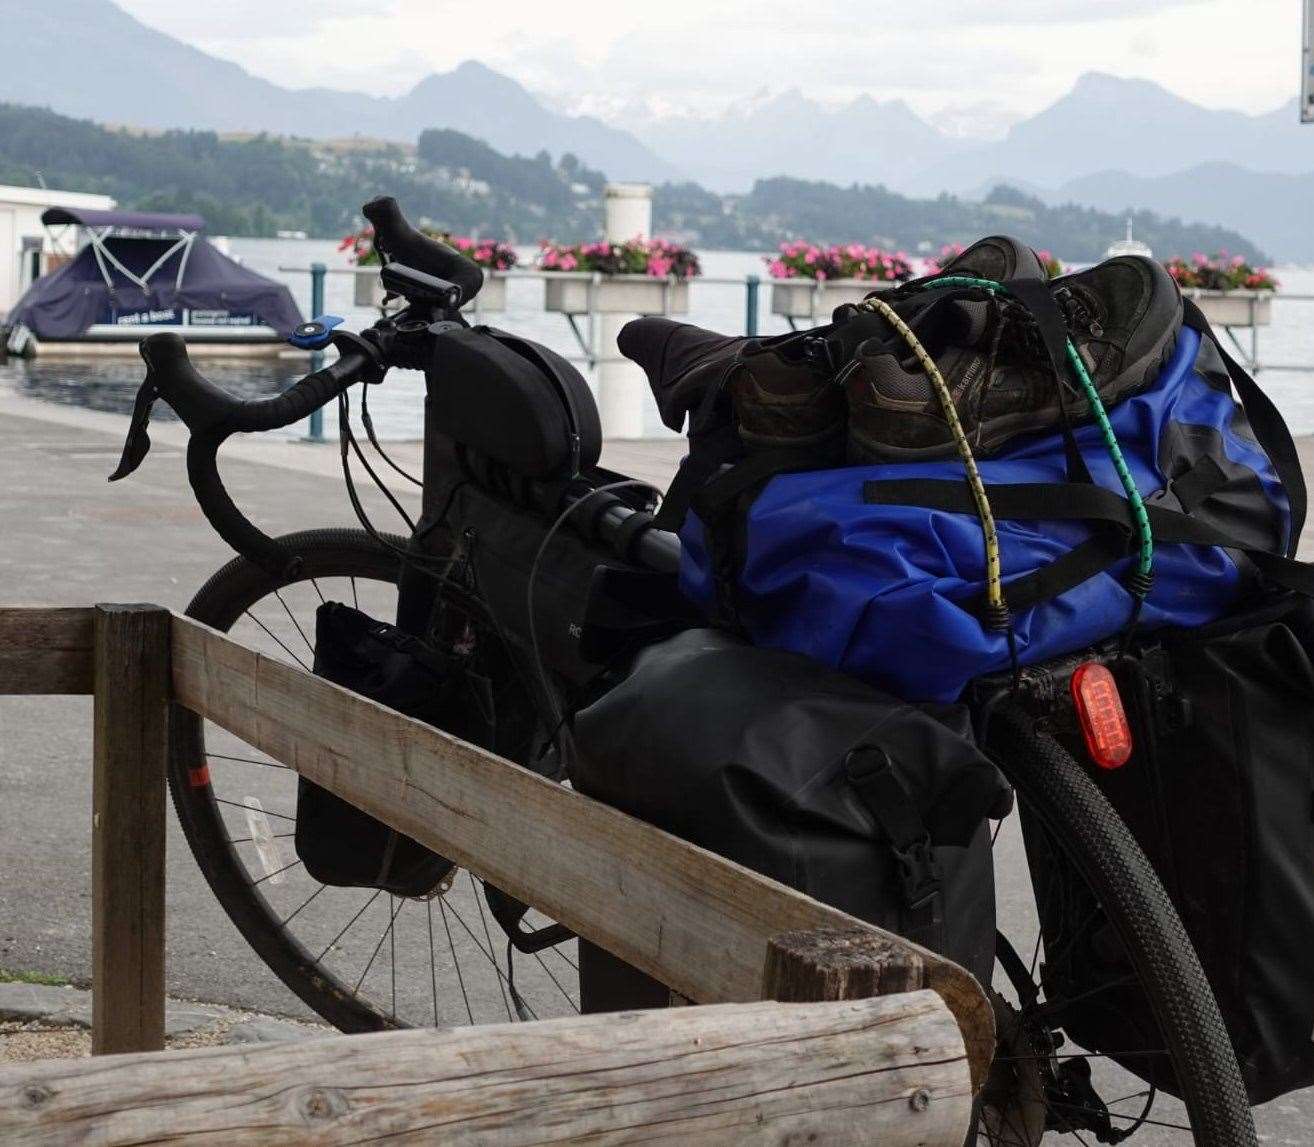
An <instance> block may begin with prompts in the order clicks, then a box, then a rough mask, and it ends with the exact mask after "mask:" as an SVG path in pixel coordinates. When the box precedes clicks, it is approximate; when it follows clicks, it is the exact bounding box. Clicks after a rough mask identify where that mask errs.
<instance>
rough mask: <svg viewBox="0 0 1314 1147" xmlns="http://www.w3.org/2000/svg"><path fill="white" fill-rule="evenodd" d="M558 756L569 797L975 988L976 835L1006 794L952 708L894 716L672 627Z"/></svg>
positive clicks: (893, 706) (816, 673)
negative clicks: (607, 807) (594, 803)
mask: <svg viewBox="0 0 1314 1147" xmlns="http://www.w3.org/2000/svg"><path fill="white" fill-rule="evenodd" d="M575 752H576V757H577V759H576V762H575V765H574V768H573V769H572V773H571V781H572V783H573V784H574V786H575V787H576V788H577V789H578V790H579V791H581V792H584V793H587V794H589V795H590V796H593V797H596V798H598V799H599V800H602V801H605V802H606V803H608V804H611V805H614V806H615V807H617V808H619V809H622V810H624V811H625V812H628V813H630V814H632V815H634V816H638V817H640V818H642V819H643V820H646V821H648V822H650V823H651V824H655V825H657V826H658V827H659V828H663V829H665V830H667V831H668V832H672V833H675V834H676V835H677V836H681V837H683V838H684V839H686V840H689V841H692V842H693V843H694V844H698V845H701V846H702V847H704V848H708V849H711V850H712V851H714V852H718V853H720V854H721V855H722V856H725V857H728V858H730V859H731V860H735V861H738V862H739V863H740V864H744V865H746V866H748V867H749V868H753V869H755V870H756V871H758V872H761V873H763V874H764V875H766V876H770V877H773V878H774V879H776V880H779V881H781V882H782V883H784V884H788V885H791V886H792V887H794V888H797V889H799V890H801V891H803V892H806V893H807V894H808V895H810V896H813V897H815V898H816V899H818V900H821V901H824V902H825V903H828V904H832V905H834V906H835V907H836V908H840V909H842V910H844V911H846V912H850V913H852V914H853V915H854V916H857V917H860V918H861V919H864V920H868V921H870V922H871V923H873V924H878V925H880V926H881V927H884V928H887V929H889V930H891V931H895V932H899V933H902V934H903V935H906V936H908V937H910V938H911V939H914V940H916V941H917V942H919V943H921V944H923V945H924V946H926V947H929V948H932V949H934V950H935V951H938V952H941V953H943V954H944V955H946V956H948V957H949V958H950V959H953V960H955V961H957V962H958V963H960V964H962V965H963V966H964V967H966V968H968V969H969V970H970V971H971V972H972V973H973V974H974V975H976V976H977V978H978V979H980V980H981V982H982V983H985V984H988V983H990V972H991V968H992V965H993V962H994V950H995V913H994V870H993V865H992V859H991V849H990V839H989V833H988V831H987V824H986V822H987V818H989V817H992V816H993V817H998V816H1002V815H1005V814H1006V812H1007V811H1008V809H1009V807H1010V806H1011V790H1010V789H1009V787H1008V785H1007V783H1006V782H1005V780H1004V779H1003V777H1002V776H1001V775H1000V773H999V771H998V770H997V769H996V768H995V766H994V765H993V764H992V763H991V762H990V761H989V760H987V759H986V757H985V756H984V755H983V754H982V753H981V752H980V750H978V749H977V747H976V745H975V743H974V741H973V737H972V732H971V727H970V724H969V721H968V717H967V710H966V709H965V708H963V707H959V706H931V707H927V706H918V705H911V704H908V703H907V702H904V701H900V700H898V699H896V698H894V697H891V696H890V695H889V694H887V693H883V692H881V691H880V690H878V689H875V688H873V687H871V686H870V685H866V684H864V683H862V682H860V681H857V680H855V679H853V678H851V677H848V676H845V675H844V674H842V673H838V672H836V671H834V670H830V669H826V668H825V667H824V666H820V665H818V664H817V663H816V662H814V661H811V660H809V659H808V658H806V657H802V656H800V655H798V654H796V653H788V652H784V651H781V650H772V649H758V648H754V647H753V646H751V645H748V644H746V643H744V642H743V641H740V640H739V639H737V638H735V637H733V636H731V635H729V634H726V633H724V632H721V631H718V630H712V629H690V630H687V631H685V632H684V633H681V634H678V635H676V636H675V637H672V638H669V639H668V640H666V641H665V642H662V643H660V644H658V645H654V646H651V647H650V648H648V649H645V650H644V651H642V652H641V653H640V654H639V655H638V657H637V658H636V659H635V661H634V665H633V669H632V670H631V672H630V673H629V675H628V676H627V677H626V678H625V679H624V680H623V681H621V682H620V683H619V684H618V685H616V686H615V687H614V688H612V689H611V690H610V691H609V692H607V693H606V694H604V695H603V696H602V697H601V698H600V699H599V700H597V701H595V702H594V703H593V704H592V705H590V706H589V707H588V708H586V709H584V710H582V711H581V712H579V713H578V714H576V718H575ZM584 988H585V994H586V995H588V994H589V992H590V991H591V990H592V986H591V985H584Z"/></svg>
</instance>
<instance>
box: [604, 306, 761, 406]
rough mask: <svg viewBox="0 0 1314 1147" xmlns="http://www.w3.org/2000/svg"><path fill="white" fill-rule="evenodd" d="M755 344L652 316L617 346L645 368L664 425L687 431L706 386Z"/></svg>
mask: <svg viewBox="0 0 1314 1147" xmlns="http://www.w3.org/2000/svg"><path fill="white" fill-rule="evenodd" d="M753 341H754V340H753V339H751V338H745V337H743V336H733V335H723V334H719V333H718V332H716V331H709V330H705V329H704V328H703V327H696V326H694V325H693V324H692V323H677V322H675V321H673V320H672V319H665V318H658V317H653V318H643V319H634V320H633V321H632V322H628V323H626V324H625V326H623V327H622V328H621V332H620V334H619V335H618V336H617V338H616V345H617V346H618V347H619V348H620V352H621V354H623V355H624V356H625V357H626V358H628V359H630V360H631V361H632V362H636V363H638V364H639V366H641V367H643V371H644V373H645V374H646V375H647V376H648V385H649V386H650V387H651V388H652V394H653V397H654V398H655V399H656V400H657V407H658V409H659V410H660V411H661V416H662V422H663V423H665V424H666V425H667V426H669V427H670V428H671V429H672V430H677V431H678V430H683V429H684V420H685V416H686V415H687V414H688V413H689V411H690V410H691V409H693V408H694V407H695V406H697V405H698V402H699V401H700V399H701V398H702V395H703V394H704V392H705V391H706V389H707V387H708V385H709V384H714V383H716V382H717V381H718V379H719V378H720V375H721V373H722V372H723V371H725V370H726V369H728V368H729V367H730V365H731V364H732V363H733V362H734V361H735V359H736V358H737V357H738V355H739V352H740V351H741V350H742V349H743V348H744V347H745V346H747V345H748V344H749V343H751V342H753Z"/></svg>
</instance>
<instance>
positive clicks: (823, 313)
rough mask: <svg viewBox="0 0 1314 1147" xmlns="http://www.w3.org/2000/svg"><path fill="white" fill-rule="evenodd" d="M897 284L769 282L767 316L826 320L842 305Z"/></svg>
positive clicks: (874, 282)
mask: <svg viewBox="0 0 1314 1147" xmlns="http://www.w3.org/2000/svg"><path fill="white" fill-rule="evenodd" d="M897 286H899V284H898V283H893V282H881V281H880V280H876V279H831V280H829V281H822V282H818V281H817V280H815V279H772V280H771V313H772V314H773V315H784V316H785V317H786V318H790V319H811V320H812V321H813V322H816V321H818V320H823V321H825V322H829V321H830V316H831V312H832V311H834V309H835V308H836V307H839V306H843V305H844V304H845V303H860V302H862V300H863V299H865V298H866V297H867V296H868V295H870V294H871V293H872V292H873V291H892V290H894V288H895V287H897Z"/></svg>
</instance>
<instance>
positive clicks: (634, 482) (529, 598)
mask: <svg viewBox="0 0 1314 1147" xmlns="http://www.w3.org/2000/svg"><path fill="white" fill-rule="evenodd" d="M632 486H639V487H642V488H643V489H645V490H652V491H653V492H654V493H655V494H657V496H658V497H659V498H660V497H661V491H660V490H658V489H657V487H656V486H654V485H653V484H652V483H651V482H645V481H643V480H642V479H640V478H627V479H625V481H623V482H608V483H607V484H606V485H605V486H596V487H594V488H593V489H592V490H590V491H589V492H588V493H587V494H585V495H584V496H583V497H581V498H579V499H578V500H577V501H574V502H571V504H570V505H569V506H567V507H566V508H565V509H564V510H562V511H561V513H560V514H558V515H557V518H556V521H554V522H553V523H552V525H551V526H550V527H549V528H548V532H547V533H546V534H544V535H543V541H542V542H540V543H539V547H538V552H537V553H536V554H535V555H534V560H533V562H532V563H531V564H530V567H529V579H528V582H527V584H526V586H525V605H526V609H527V611H528V614H529V645H530V650H531V652H532V653H533V657H534V668H535V670H536V671H537V673H538V679H539V685H540V686H541V688H542V690H543V693H544V694H545V695H546V696H547V697H548V698H550V699H551V701H552V705H553V709H554V712H553V718H554V720H555V722H556V725H557V728H558V729H560V728H561V726H562V724H563V723H564V721H563V716H562V713H561V710H560V709H559V708H558V707H557V706H556V699H555V694H554V693H553V691H552V689H551V687H550V686H549V684H548V677H547V667H546V666H545V665H544V664H543V654H542V650H541V649H540V647H539V641H538V625H537V623H536V621H535V618H534V583H535V582H536V581H537V580H538V569H539V564H540V563H541V562H542V560H543V555H544V554H545V553H546V552H547V548H548V543H549V542H551V541H552V539H553V538H554V537H555V536H556V534H557V531H558V530H560V529H561V527H562V526H564V525H565V524H566V519H567V518H569V517H570V515H571V514H573V513H574V512H575V511H576V510H578V509H579V508H580V507H581V506H582V505H584V504H585V503H586V502H588V501H589V499H590V498H592V497H593V496H594V495H595V494H608V493H610V492H611V491H613V490H621V489H625V488H628V487H632Z"/></svg>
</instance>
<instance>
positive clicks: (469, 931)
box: [446, 904, 538, 1022]
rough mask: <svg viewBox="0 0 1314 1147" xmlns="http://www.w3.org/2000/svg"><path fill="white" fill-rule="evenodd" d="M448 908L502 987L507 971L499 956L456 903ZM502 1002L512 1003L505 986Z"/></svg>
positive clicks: (512, 1017)
mask: <svg viewBox="0 0 1314 1147" xmlns="http://www.w3.org/2000/svg"><path fill="white" fill-rule="evenodd" d="M446 910H447V911H449V912H451V914H452V915H453V916H454V917H455V918H456V922H457V923H458V924H459V925H461V927H462V928H464V929H465V934H466V935H467V936H469V937H470V941H471V943H473V944H474V946H475V948H476V949H477V950H478V951H479V953H480V955H482V956H483V957H484V959H486V960H487V961H488V962H489V963H490V964H491V965H492V966H493V971H494V973H496V975H497V980H498V986H499V987H501V986H502V984H503V982H504V981H505V980H506V973H505V972H503V971H502V966H501V965H500V964H499V963H498V962H497V957H496V956H494V955H493V954H492V952H491V950H489V949H488V948H485V947H484V946H483V945H482V944H481V943H480V942H479V937H478V936H476V935H475V932H474V929H473V928H471V927H470V925H469V924H467V923H466V921H465V917H464V916H462V915H461V914H460V912H458V911H457V910H456V905H454V904H446ZM490 943H491V940H490ZM502 1003H503V1005H504V1006H506V1007H508V1008H509V1007H510V1005H509V1004H508V1003H507V1000H506V990H505V988H503V991H502ZM525 1007H526V1008H528V1009H529V1014H530V1015H531V1016H534V1018H535V1019H538V1016H536V1015H534V1009H533V1008H530V1007H529V1005H528V1004H526V1005H525ZM508 1018H509V1019H511V1020H514V1019H515V1017H514V1016H510V1017H508ZM471 1022H473V1021H471Z"/></svg>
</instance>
